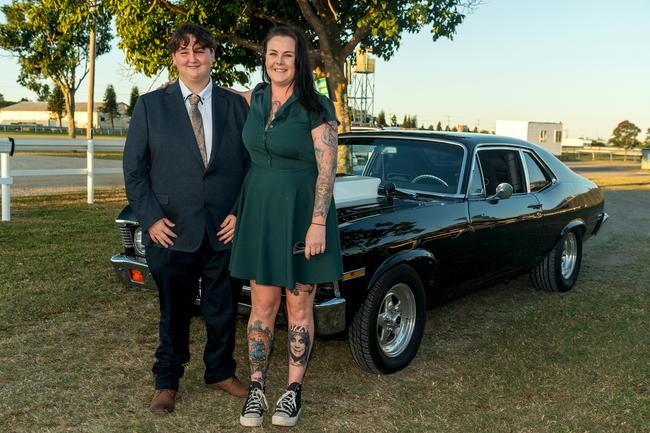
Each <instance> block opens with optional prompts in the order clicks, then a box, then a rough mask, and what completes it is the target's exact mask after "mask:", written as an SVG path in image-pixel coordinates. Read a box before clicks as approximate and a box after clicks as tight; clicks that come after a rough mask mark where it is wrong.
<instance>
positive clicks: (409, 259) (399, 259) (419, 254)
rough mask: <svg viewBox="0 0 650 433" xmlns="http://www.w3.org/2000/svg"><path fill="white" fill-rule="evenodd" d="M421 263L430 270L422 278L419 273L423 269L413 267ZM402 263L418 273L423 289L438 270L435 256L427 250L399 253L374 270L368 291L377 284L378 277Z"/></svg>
mask: <svg viewBox="0 0 650 433" xmlns="http://www.w3.org/2000/svg"><path fill="white" fill-rule="evenodd" d="M423 262H424V264H425V268H426V269H428V270H430V273H429V274H428V275H425V276H424V277H423V275H422V271H421V269H423V268H422V267H421V266H417V265H415V263H418V264H422V263H423ZM402 263H404V264H407V265H409V266H411V267H412V268H414V269H415V270H416V271H417V272H418V274H419V275H420V278H421V279H422V283H423V284H424V286H425V287H427V286H428V285H429V284H428V283H429V281H426V280H431V279H433V276H434V274H435V271H436V269H437V268H438V260H436V258H435V256H434V255H433V254H432V253H431V252H429V251H427V250H422V249H415V250H408V251H401V252H399V253H397V254H395V255H394V256H391V257H389V258H388V259H386V260H385V261H384V262H383V263H382V264H381V265H379V267H378V268H377V269H376V270H375V272H374V273H373V275H372V277H371V278H370V281H369V282H368V289H370V288H371V287H372V286H373V285H374V284H375V283H376V282H377V280H378V279H379V277H381V276H382V275H383V274H384V273H385V272H386V271H388V270H389V269H390V268H393V267H395V266H397V265H399V264H402Z"/></svg>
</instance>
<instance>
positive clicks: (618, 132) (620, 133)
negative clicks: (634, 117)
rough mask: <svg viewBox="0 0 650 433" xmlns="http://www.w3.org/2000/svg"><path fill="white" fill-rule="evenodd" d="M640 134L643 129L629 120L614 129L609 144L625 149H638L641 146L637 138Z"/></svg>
mask: <svg viewBox="0 0 650 433" xmlns="http://www.w3.org/2000/svg"><path fill="white" fill-rule="evenodd" d="M640 132H641V129H640V128H639V127H638V126H636V125H635V124H634V123H632V122H630V121H629V120H624V121H622V122H621V123H619V124H618V125H617V126H616V128H614V131H613V132H612V138H610V139H609V142H610V143H612V144H613V145H614V146H618V147H625V148H626V149H630V148H633V147H637V146H638V145H639V144H640V142H639V140H638V138H637V137H638V136H639V133H640Z"/></svg>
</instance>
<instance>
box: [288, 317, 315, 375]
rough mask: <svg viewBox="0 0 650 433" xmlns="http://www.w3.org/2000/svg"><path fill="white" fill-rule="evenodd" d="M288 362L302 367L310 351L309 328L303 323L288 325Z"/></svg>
mask: <svg viewBox="0 0 650 433" xmlns="http://www.w3.org/2000/svg"><path fill="white" fill-rule="evenodd" d="M288 337H289V364H291V365H297V366H300V367H304V366H306V365H307V360H308V359H309V352H311V340H310V338H309V330H308V329H307V327H306V326H305V325H295V324H290V325H289V336H288Z"/></svg>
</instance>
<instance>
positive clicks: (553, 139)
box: [496, 120, 562, 155]
mask: <svg viewBox="0 0 650 433" xmlns="http://www.w3.org/2000/svg"><path fill="white" fill-rule="evenodd" d="M496 133H497V135H506V136H508V137H515V138H520V139H522V140H526V141H530V142H532V143H535V144H537V145H539V146H541V147H543V148H545V149H546V150H548V151H549V152H551V153H552V154H554V155H561V154H562V122H529V121H525V120H523V121H522V120H497V127H496Z"/></svg>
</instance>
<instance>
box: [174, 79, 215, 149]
mask: <svg viewBox="0 0 650 433" xmlns="http://www.w3.org/2000/svg"><path fill="white" fill-rule="evenodd" d="M178 84H180V86H181V93H182V94H183V101H185V108H186V109H187V114H189V113H190V99H189V97H190V95H191V94H192V91H191V90H190V89H188V88H187V86H186V85H185V84H183V81H182V80H181V79H180V78H179V79H178ZM199 98H200V100H199V105H198V108H199V113H201V119H202V120H203V135H204V138H205V154H206V155H207V157H208V161H210V154H211V153H212V78H210V81H209V82H208V85H207V86H205V88H204V89H203V90H201V92H199Z"/></svg>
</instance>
